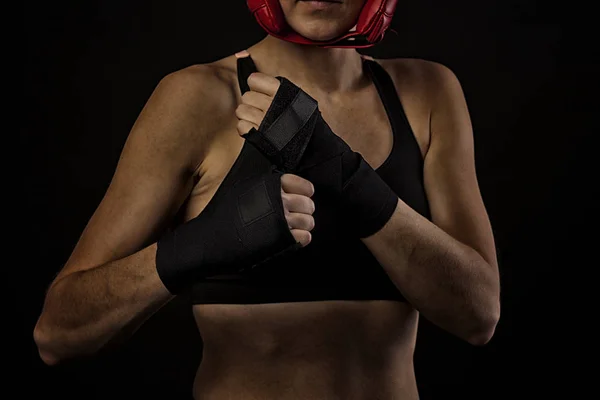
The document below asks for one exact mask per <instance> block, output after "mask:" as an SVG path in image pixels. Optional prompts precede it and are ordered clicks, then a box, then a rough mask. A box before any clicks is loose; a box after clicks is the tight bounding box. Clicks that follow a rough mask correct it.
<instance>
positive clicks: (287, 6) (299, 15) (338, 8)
mask: <svg viewBox="0 0 600 400" xmlns="http://www.w3.org/2000/svg"><path fill="white" fill-rule="evenodd" d="M280 1H281V7H282V9H283V13H284V15H285V18H286V20H287V23H288V25H289V26H290V27H291V28H292V29H293V30H294V31H296V32H297V33H298V34H300V35H302V36H304V37H305V38H307V39H310V40H314V41H327V40H331V39H335V38H337V37H340V36H343V35H344V34H346V33H347V32H348V31H350V29H352V27H354V26H355V25H356V22H357V21H358V16H359V14H360V11H361V9H362V6H363V5H364V3H365V0H345V1H343V2H339V3H329V5H328V6H323V8H322V9H320V8H319V7H320V6H314V5H309V4H308V3H304V2H297V1H296V0H280Z"/></svg>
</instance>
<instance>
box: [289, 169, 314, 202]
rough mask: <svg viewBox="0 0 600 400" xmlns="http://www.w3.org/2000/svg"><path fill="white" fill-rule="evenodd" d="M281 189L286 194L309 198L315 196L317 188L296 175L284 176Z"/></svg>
mask: <svg viewBox="0 0 600 400" xmlns="http://www.w3.org/2000/svg"><path fill="white" fill-rule="evenodd" d="M281 189H283V191H284V192H286V193H295V194H301V195H304V196H308V197H312V195H313V194H315V187H314V185H313V184H312V183H311V182H310V181H307V180H306V179H304V178H302V177H300V176H298V175H294V174H283V175H282V176H281Z"/></svg>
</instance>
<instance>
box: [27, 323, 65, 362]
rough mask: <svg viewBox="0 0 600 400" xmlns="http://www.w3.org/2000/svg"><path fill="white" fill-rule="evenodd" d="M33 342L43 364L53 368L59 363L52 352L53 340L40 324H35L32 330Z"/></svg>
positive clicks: (57, 357)
mask: <svg viewBox="0 0 600 400" xmlns="http://www.w3.org/2000/svg"><path fill="white" fill-rule="evenodd" d="M33 340H34V342H35V344H36V346H37V348H38V353H39V356H40V358H41V359H42V361H43V362H44V364H46V365H48V366H51V367H52V366H55V365H57V364H59V363H60V361H61V359H60V357H59V356H58V355H57V353H56V352H55V351H53V350H52V347H54V346H53V340H52V339H51V338H50V335H49V334H48V333H46V332H45V331H44V329H43V328H42V327H41V325H40V322H39V321H38V323H37V324H36V326H35V328H34V330H33Z"/></svg>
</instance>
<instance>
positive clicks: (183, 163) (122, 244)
mask: <svg viewBox="0 0 600 400" xmlns="http://www.w3.org/2000/svg"><path fill="white" fill-rule="evenodd" d="M185 84H189V82H187V83H186V82H181V77H175V78H173V77H167V78H165V79H163V81H161V83H160V84H159V85H158V86H157V88H156V89H155V91H154V93H153V94H152V96H151V97H150V99H149V100H148V102H147V103H146V105H145V107H144V109H143V110H142V112H141V113H140V115H139V117H138V119H137V120H136V122H135V124H134V126H133V128H132V129H131V132H130V134H129V136H128V138H127V140H126V142H125V144H124V146H123V150H122V152H121V156H120V158H119V161H118V163H117V166H116V168H115V172H114V175H113V177H112V179H111V182H110V185H109V187H108V189H107V191H106V193H105V195H104V197H103V199H102V200H101V202H100V204H99V205H98V207H97V208H96V210H95V212H94V214H93V215H92V217H91V218H90V220H89V222H88V224H87V225H86V227H85V229H84V231H83V233H82V234H81V236H80V238H79V240H78V242H77V244H76V246H75V248H74V250H73V252H72V254H71V256H70V257H69V259H68V261H67V263H66V265H65V266H64V268H63V269H62V271H61V272H60V273H59V275H58V276H57V278H56V279H55V282H56V281H57V280H58V279H59V278H60V277H62V276H65V275H68V274H70V273H73V272H76V271H81V270H85V269H90V268H93V267H96V266H99V265H102V264H105V263H108V262H111V261H114V260H118V259H121V258H124V257H126V256H128V255H131V254H133V253H135V252H137V251H139V250H141V249H142V248H143V247H145V246H147V245H149V244H151V243H153V242H154V241H155V240H156V239H157V238H158V236H159V235H160V233H161V231H162V230H164V228H165V227H166V226H167V225H168V224H169V223H170V221H171V219H172V218H173V216H174V215H175V214H176V213H177V211H178V209H179V208H180V207H181V205H182V204H183V202H184V201H185V199H186V198H187V196H188V194H189V193H190V191H191V189H192V187H193V175H194V170H195V166H196V164H195V163H197V162H198V159H199V158H201V157H202V156H203V152H202V150H203V149H204V148H205V147H206V144H205V143H202V141H203V139H204V137H205V135H202V132H198V130H202V124H198V121H197V119H198V117H199V115H198V114H197V111H194V112H190V110H189V109H188V108H189V107H191V106H193V105H197V103H198V102H197V101H196V99H195V98H194V96H196V94H193V93H190V94H189V95H186V91H189V88H188V89H185V88H182V87H181V86H182V85H185ZM189 96H191V97H189ZM186 97H187V98H186ZM200 117H201V116H200Z"/></svg>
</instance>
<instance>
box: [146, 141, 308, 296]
mask: <svg viewBox="0 0 600 400" xmlns="http://www.w3.org/2000/svg"><path fill="white" fill-rule="evenodd" d="M256 157H260V158H263V159H264V157H262V155H260V154H259V153H258V152H257V151H256V150H255V149H252V148H251V146H248V145H247V144H244V147H243V148H242V152H241V153H240V156H239V157H238V160H236V163H235V164H234V166H233V167H232V169H231V171H230V172H229V174H228V175H227V177H226V178H225V180H224V181H223V183H222V184H221V186H220V187H219V189H218V190H217V193H215V196H214V197H213V198H212V199H211V201H210V202H209V203H208V205H207V206H206V208H205V209H204V210H203V211H202V212H201V213H200V215H198V216H197V217H196V218H194V219H192V220H190V221H188V222H186V223H185V224H182V225H180V226H178V227H177V228H176V229H175V230H173V231H171V232H168V233H167V234H166V235H164V236H163V237H162V238H161V239H160V240H159V241H158V250H157V253H156V268H157V270H158V274H159V276H160V278H161V280H162V281H163V283H164V285H165V286H166V287H167V289H168V290H169V291H170V292H171V293H173V294H178V293H181V292H182V291H183V290H185V289H186V288H187V287H188V286H190V285H192V284H193V283H194V282H195V281H198V280H200V279H203V278H207V277H211V276H217V275H227V274H232V273H241V272H246V271H248V270H250V269H252V268H254V267H256V266H257V265H259V264H262V263H263V262H266V261H268V260H269V259H271V258H273V257H276V256H279V255H283V254H285V253H287V252H291V251H295V250H297V249H298V248H300V247H301V245H300V244H299V243H297V242H296V240H295V239H294V237H293V236H292V234H291V232H290V228H289V226H288V224H287V221H286V219H285V216H284V210H283V203H282V199H281V175H282V172H281V171H278V170H276V169H275V167H274V166H273V167H269V166H266V167H265V165H264V163H263V164H261V165H262V170H263V172H260V173H257V170H256V168H255V166H256V164H254V165H248V160H250V159H252V158H254V159H256ZM265 162H268V161H267V160H265ZM244 164H245V165H244Z"/></svg>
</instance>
